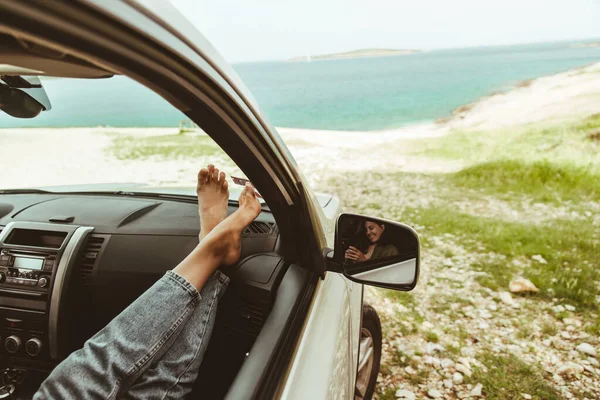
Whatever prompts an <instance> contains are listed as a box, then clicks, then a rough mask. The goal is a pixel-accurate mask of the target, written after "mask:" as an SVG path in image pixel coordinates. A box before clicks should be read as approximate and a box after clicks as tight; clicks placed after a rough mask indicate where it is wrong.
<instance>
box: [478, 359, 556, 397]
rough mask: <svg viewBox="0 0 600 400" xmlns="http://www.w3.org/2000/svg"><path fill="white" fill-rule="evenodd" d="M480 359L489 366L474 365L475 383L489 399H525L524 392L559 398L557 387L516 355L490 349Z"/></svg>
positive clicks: (536, 395)
mask: <svg viewBox="0 0 600 400" xmlns="http://www.w3.org/2000/svg"><path fill="white" fill-rule="evenodd" d="M478 360H479V361H481V362H482V363H483V364H484V365H485V366H486V367H487V369H488V370H487V372H486V371H484V370H483V369H482V368H474V371H473V377H472V378H471V381H472V382H473V383H481V384H482V385H483V392H484V394H485V395H486V398H487V399H489V400H513V399H520V398H522V396H521V394H522V393H527V394H529V395H531V396H533V398H534V399H538V400H539V399H544V400H554V399H557V400H558V399H560V398H561V396H560V394H559V393H558V392H557V391H556V389H554V388H553V387H552V386H551V385H550V384H549V383H548V382H547V381H546V380H545V379H544V377H543V376H542V374H541V373H540V372H539V371H538V370H537V369H535V368H533V367H531V366H529V365H527V364H525V363H524V362H523V361H522V360H521V359H519V358H518V357H516V356H515V355H512V354H508V355H495V354H493V353H490V352H486V353H483V354H480V355H479V356H478Z"/></svg>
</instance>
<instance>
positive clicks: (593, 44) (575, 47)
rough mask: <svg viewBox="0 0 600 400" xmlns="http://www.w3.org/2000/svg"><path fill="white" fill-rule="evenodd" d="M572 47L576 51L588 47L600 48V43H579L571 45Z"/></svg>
mask: <svg viewBox="0 0 600 400" xmlns="http://www.w3.org/2000/svg"><path fill="white" fill-rule="evenodd" d="M571 47H572V48H574V49H585V48H588V47H600V42H594V43H578V44H574V45H571Z"/></svg>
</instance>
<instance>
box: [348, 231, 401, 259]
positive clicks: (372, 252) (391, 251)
mask: <svg viewBox="0 0 600 400" xmlns="http://www.w3.org/2000/svg"><path fill="white" fill-rule="evenodd" d="M363 228H364V230H363V232H362V234H361V235H359V240H358V241H357V243H356V245H355V246H350V247H348V249H347V250H346V253H345V255H344V256H345V258H346V259H347V260H352V261H354V262H364V261H368V260H377V259H380V258H387V257H393V256H397V255H398V254H399V252H398V249H397V248H396V246H394V245H393V244H391V243H389V242H388V240H387V236H388V234H389V232H386V225H385V224H383V223H377V222H375V221H365V222H364V225H363Z"/></svg>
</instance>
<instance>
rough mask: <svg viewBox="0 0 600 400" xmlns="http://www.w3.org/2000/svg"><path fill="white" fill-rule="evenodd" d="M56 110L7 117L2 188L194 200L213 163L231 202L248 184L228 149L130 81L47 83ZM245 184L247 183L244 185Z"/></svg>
mask: <svg viewBox="0 0 600 400" xmlns="http://www.w3.org/2000/svg"><path fill="white" fill-rule="evenodd" d="M40 81H41V83H42V85H43V88H44V89H45V92H46V94H47V97H48V99H49V101H50V103H51V109H50V110H47V111H42V112H41V113H40V114H39V115H37V116H36V117H34V118H15V117H13V116H11V115H9V114H7V113H5V112H0V147H1V148H2V153H3V171H2V179H1V180H0V189H21V188H28V189H32V188H34V189H44V190H49V191H76V192H86V191H94V192H101V191H109V192H117V191H125V192H140V193H161V194H173V195H190V196H193V195H195V186H196V181H195V179H196V174H197V172H198V170H199V168H201V167H202V166H206V165H207V164H209V163H213V164H215V165H217V166H219V167H220V168H222V169H223V170H224V171H225V172H226V173H227V174H228V175H229V179H230V180H229V182H230V188H231V189H230V193H231V196H230V198H231V200H237V197H238V195H239V191H240V190H241V188H242V186H241V185H237V184H235V183H234V182H233V181H232V180H231V176H234V177H239V178H245V176H244V174H243V173H242V172H241V170H240V169H239V168H238V167H237V166H236V165H235V163H234V162H233V161H232V160H231V159H230V158H229V157H228V156H227V155H226V154H225V153H224V152H223V151H222V150H221V148H220V147H219V146H218V145H217V144H216V143H215V142H214V141H213V140H212V139H211V138H210V137H209V136H208V135H206V134H205V133H204V132H203V131H202V130H201V129H200V128H199V127H198V126H197V125H196V124H194V123H193V122H192V121H190V120H189V118H187V116H186V115H184V114H183V113H182V112H180V111H179V110H177V109H176V108H175V107H174V106H172V105H171V104H169V103H168V102H167V101H165V100H164V99H163V98H162V97H160V96H159V95H157V94H156V93H154V92H152V91H151V90H149V89H147V88H146V87H144V86H142V85H141V84H139V83H137V82H135V81H133V80H132V79H130V78H127V77H123V76H113V77H110V78H103V79H74V78H54V77H44V76H42V77H40ZM241 183H243V181H242V182H241Z"/></svg>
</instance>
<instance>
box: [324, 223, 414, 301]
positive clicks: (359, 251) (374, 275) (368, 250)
mask: <svg viewBox="0 0 600 400" xmlns="http://www.w3.org/2000/svg"><path fill="white" fill-rule="evenodd" d="M329 259H330V260H329V264H330V265H332V266H333V268H330V269H331V270H336V271H338V272H341V273H342V274H343V275H344V276H345V277H346V278H348V279H350V280H352V281H354V282H358V283H361V284H364V285H371V286H378V287H383V288H388V289H394V290H401V291H409V290H412V289H414V288H415V286H416V285H417V281H418V278H419V267H420V244H419V236H418V234H417V232H416V231H415V230H414V229H413V228H411V227H410V226H408V225H405V224H401V223H398V222H393V221H388V220H384V219H381V218H372V217H368V216H364V215H359V214H350V213H342V214H340V216H339V217H338V219H337V224H336V232H335V248H334V252H333V256H330V257H329Z"/></svg>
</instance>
